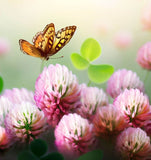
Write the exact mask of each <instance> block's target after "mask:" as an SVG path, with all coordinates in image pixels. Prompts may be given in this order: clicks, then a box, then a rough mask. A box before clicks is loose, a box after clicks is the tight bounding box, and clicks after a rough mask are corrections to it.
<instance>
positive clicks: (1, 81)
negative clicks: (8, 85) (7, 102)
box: [0, 76, 4, 93]
mask: <svg viewBox="0 0 151 160" xmlns="http://www.w3.org/2000/svg"><path fill="white" fill-rule="evenodd" d="M3 86H4V82H3V78H2V77H1V76H0V93H1V92H2V90H3Z"/></svg>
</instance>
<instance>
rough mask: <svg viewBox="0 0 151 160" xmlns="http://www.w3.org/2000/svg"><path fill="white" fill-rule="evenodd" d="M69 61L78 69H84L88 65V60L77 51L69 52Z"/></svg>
mask: <svg viewBox="0 0 151 160" xmlns="http://www.w3.org/2000/svg"><path fill="white" fill-rule="evenodd" d="M71 61H72V63H73V65H74V66H75V68H77V69H79V70H84V69H86V68H87V67H88V66H89V62H88V61H87V60H86V59H84V58H83V57H82V56H80V55H79V54H78V53H72V54H71Z"/></svg>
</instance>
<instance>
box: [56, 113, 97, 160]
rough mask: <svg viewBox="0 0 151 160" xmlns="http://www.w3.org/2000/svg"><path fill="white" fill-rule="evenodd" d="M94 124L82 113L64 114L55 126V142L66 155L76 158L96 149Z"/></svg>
mask: <svg viewBox="0 0 151 160" xmlns="http://www.w3.org/2000/svg"><path fill="white" fill-rule="evenodd" d="M92 130H93V125H92V124H90V123H89V121H88V120H87V119H84V118H82V117H81V116H80V115H78V114H76V113H74V114H71V113H70V114H68V115H64V116H63V117H62V119H61V120H60V122H59V123H58V125H57V126H56V128H55V144H56V146H57V149H58V151H59V152H60V153H62V154H63V155H64V156H65V157H68V158H70V159H74V158H76V157H78V156H80V155H81V154H83V153H86V152H88V151H90V150H92V149H94V147H95V144H96V138H95V137H94V134H93V132H92Z"/></svg>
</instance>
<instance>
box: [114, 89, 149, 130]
mask: <svg viewBox="0 0 151 160" xmlns="http://www.w3.org/2000/svg"><path fill="white" fill-rule="evenodd" d="M113 104H114V106H115V107H116V108H118V109H119V110H120V111H121V113H123V114H124V116H125V118H126V119H127V121H128V122H129V123H130V124H131V125H132V126H134V127H141V126H143V125H144V123H145V121H147V120H149V119H150V117H151V108H150V105H149V99H148V97H147V96H146V95H144V94H143V93H142V92H140V90H138V89H130V90H127V89H125V91H124V92H123V93H121V94H120V95H119V96H118V97H117V98H116V99H115V100H114V102H113Z"/></svg>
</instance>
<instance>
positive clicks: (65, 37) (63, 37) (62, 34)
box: [49, 26, 76, 56]
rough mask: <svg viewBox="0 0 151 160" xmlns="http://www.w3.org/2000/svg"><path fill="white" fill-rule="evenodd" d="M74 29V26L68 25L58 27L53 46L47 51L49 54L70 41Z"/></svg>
mask: <svg viewBox="0 0 151 160" xmlns="http://www.w3.org/2000/svg"><path fill="white" fill-rule="evenodd" d="M75 30H76V26H68V27H65V28H62V29H60V30H59V31H58V32H57V33H56V34H55V39H54V43H53V46H52V48H51V50H50V52H49V56H51V55H54V54H55V53H57V52H58V51H59V50H60V49H61V48H63V47H64V46H65V45H66V44H67V43H68V42H69V41H70V39H71V38H72V36H73V34H74V32H75Z"/></svg>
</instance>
